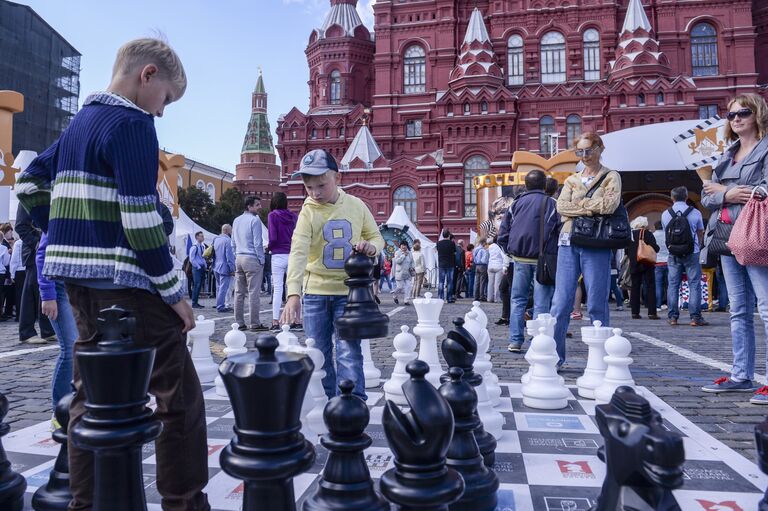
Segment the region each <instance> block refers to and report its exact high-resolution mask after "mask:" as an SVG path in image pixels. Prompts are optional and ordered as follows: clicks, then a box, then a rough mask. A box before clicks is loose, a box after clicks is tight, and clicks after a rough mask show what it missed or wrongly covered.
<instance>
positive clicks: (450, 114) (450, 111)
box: [445, 101, 453, 117]
mask: <svg viewBox="0 0 768 511" xmlns="http://www.w3.org/2000/svg"><path fill="white" fill-rule="evenodd" d="M445 115H446V117H453V103H451V102H450V101H449V102H448V103H446V104H445Z"/></svg>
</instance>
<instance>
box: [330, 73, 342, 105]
mask: <svg viewBox="0 0 768 511" xmlns="http://www.w3.org/2000/svg"><path fill="white" fill-rule="evenodd" d="M340 102H341V73H339V71H338V70H337V69H335V70H334V71H333V72H332V73H331V104H332V105H338V104H339V103H340Z"/></svg>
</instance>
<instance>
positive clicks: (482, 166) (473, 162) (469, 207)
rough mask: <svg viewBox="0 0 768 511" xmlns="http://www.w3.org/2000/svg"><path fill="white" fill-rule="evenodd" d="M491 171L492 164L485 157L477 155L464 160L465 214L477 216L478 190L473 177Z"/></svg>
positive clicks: (466, 215)
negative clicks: (473, 182)
mask: <svg viewBox="0 0 768 511" xmlns="http://www.w3.org/2000/svg"><path fill="white" fill-rule="evenodd" d="M490 171H491V165H490V163H489V162H488V160H486V159H485V157H483V156H480V155H477V156H472V157H470V158H469V159H468V160H467V161H466V162H464V216H465V217H474V216H477V191H476V190H475V187H474V185H473V184H472V178H473V177H475V176H482V175H484V174H488V173H490Z"/></svg>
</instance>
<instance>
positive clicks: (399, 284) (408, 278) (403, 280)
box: [392, 241, 416, 305]
mask: <svg viewBox="0 0 768 511" xmlns="http://www.w3.org/2000/svg"><path fill="white" fill-rule="evenodd" d="M415 274H416V269H415V268H414V266H413V256H412V255H411V251H410V250H409V248H408V242H407V241H401V242H400V248H399V250H398V251H397V252H395V289H394V291H392V294H393V295H394V297H393V299H394V302H395V303H397V304H399V303H400V301H399V299H398V297H401V298H403V303H405V305H410V300H411V285H412V283H413V276H414V275H415Z"/></svg>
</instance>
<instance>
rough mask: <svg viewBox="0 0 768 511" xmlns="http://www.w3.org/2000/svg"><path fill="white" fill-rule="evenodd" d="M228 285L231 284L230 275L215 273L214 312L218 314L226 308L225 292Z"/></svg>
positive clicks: (227, 289)
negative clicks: (216, 311)
mask: <svg viewBox="0 0 768 511" xmlns="http://www.w3.org/2000/svg"><path fill="white" fill-rule="evenodd" d="M230 284H232V275H227V274H226V273H216V310H218V311H219V312H221V311H222V310H224V309H225V308H226V307H227V306H226V303H227V302H226V300H227V292H228V291H229V285H230Z"/></svg>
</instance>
